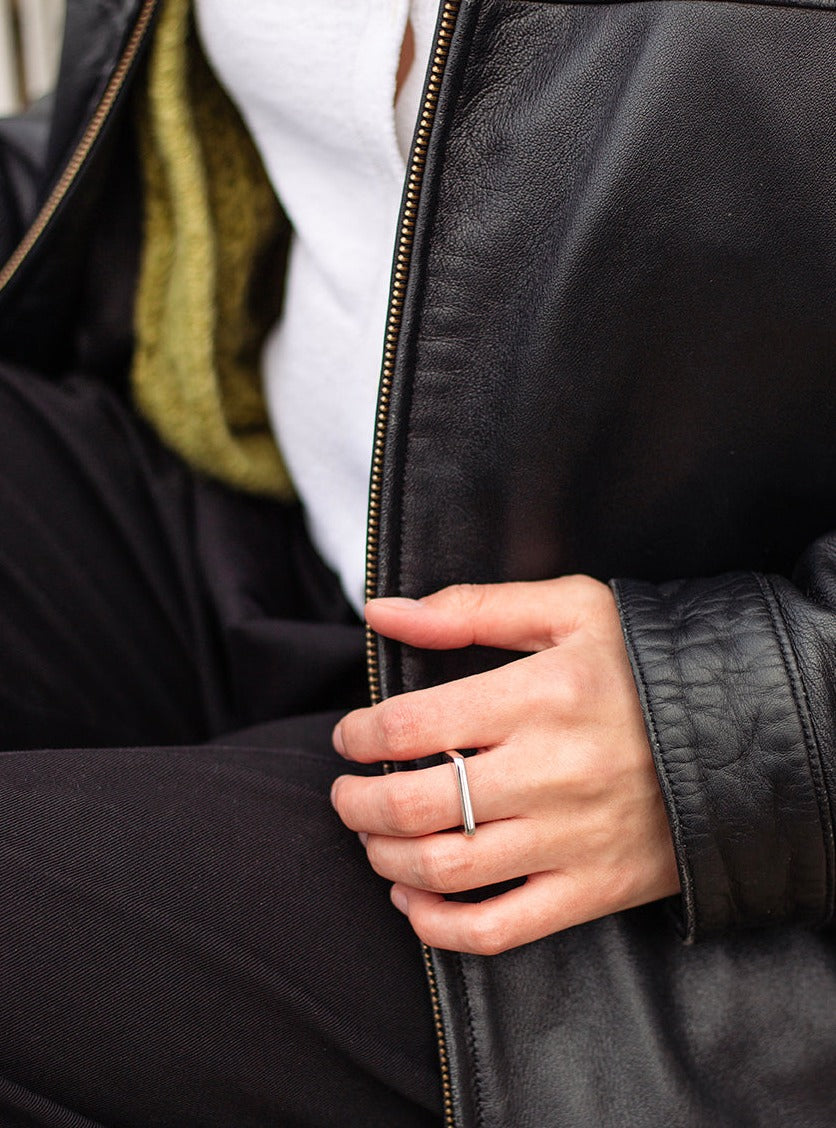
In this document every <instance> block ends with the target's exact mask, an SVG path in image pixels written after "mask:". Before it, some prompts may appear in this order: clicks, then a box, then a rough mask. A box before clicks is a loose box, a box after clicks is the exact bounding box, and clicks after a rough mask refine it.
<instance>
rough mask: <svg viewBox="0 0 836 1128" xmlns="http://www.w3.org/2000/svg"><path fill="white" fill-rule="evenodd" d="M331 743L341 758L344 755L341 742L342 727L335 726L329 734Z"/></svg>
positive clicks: (343, 745) (343, 743)
mask: <svg viewBox="0 0 836 1128" xmlns="http://www.w3.org/2000/svg"><path fill="white" fill-rule="evenodd" d="M331 743H332V744H333V745H334V748H335V749H336V750H337V752H339V754H340V755H341V756H344V755H345V742H344V741H343V733H342V726H341V725H337V727H336V728H335V729H334V731H333V732H332V733H331Z"/></svg>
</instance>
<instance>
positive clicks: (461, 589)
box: [447, 584, 486, 615]
mask: <svg viewBox="0 0 836 1128" xmlns="http://www.w3.org/2000/svg"><path fill="white" fill-rule="evenodd" d="M447 590H448V592H449V593H450V599H451V601H452V603H453V605H454V607H456V608H457V610H459V611H461V612H463V613H465V614H467V615H474V614H476V613H477V612H478V611H479V610H480V608H481V607H482V605H483V603H484V602H485V595H486V592H485V588H484V585H482V584H454V585H453V586H452V587H450V588H448V589H447Z"/></svg>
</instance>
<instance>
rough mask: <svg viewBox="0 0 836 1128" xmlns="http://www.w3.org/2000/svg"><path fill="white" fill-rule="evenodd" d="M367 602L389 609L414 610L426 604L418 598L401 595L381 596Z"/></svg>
mask: <svg viewBox="0 0 836 1128" xmlns="http://www.w3.org/2000/svg"><path fill="white" fill-rule="evenodd" d="M369 603H373V604H374V605H375V607H386V608H388V609H389V610H390V611H415V610H417V609H418V608H420V607H424V606H426V605H425V604H424V602H423V601H422V600H420V599H405V598H404V597H403V596H402V595H387V596H381V597H380V599H370V600H369ZM367 606H368V604H367Z"/></svg>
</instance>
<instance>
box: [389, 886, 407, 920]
mask: <svg viewBox="0 0 836 1128" xmlns="http://www.w3.org/2000/svg"><path fill="white" fill-rule="evenodd" d="M389 896H390V897H391V898H392V904H393V905H394V906H395V908H396V909H399V910H400V911H401V912H402V913H404V915H406V914H407V913H408V912H409V901H408V900H407V897H406V893H404V891H403V890H402V889H398V887H397V885H393V886H392V892H391V893H390V894H389Z"/></svg>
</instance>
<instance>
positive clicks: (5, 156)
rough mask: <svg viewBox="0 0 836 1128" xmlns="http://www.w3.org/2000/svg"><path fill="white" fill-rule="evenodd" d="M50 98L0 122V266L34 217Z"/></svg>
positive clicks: (45, 141)
mask: <svg viewBox="0 0 836 1128" xmlns="http://www.w3.org/2000/svg"><path fill="white" fill-rule="evenodd" d="M50 109H51V99H49V98H44V99H42V100H41V101H40V102H37V103H35V105H33V106H32V107H31V108H30V109H29V110H27V111H26V112H25V113H23V114H19V115H17V116H15V117H10V118H5V119H4V120H2V121H0V265H1V264H2V263H4V262H5V261H6V259H7V258H8V257H9V255H10V254H11V253H12V251H13V250H14V249H15V247H16V246H17V244H18V242H19V241H20V239H21V238H22V237H23V234H24V232H25V231H26V229H27V227H28V226H29V224H30V222H31V221H32V218H33V217H34V215H35V213H36V211H37V208H38V203H39V194H40V191H41V187H42V182H43V164H44V158H45V154H46V144H47V136H48V133H49V123H50Z"/></svg>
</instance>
